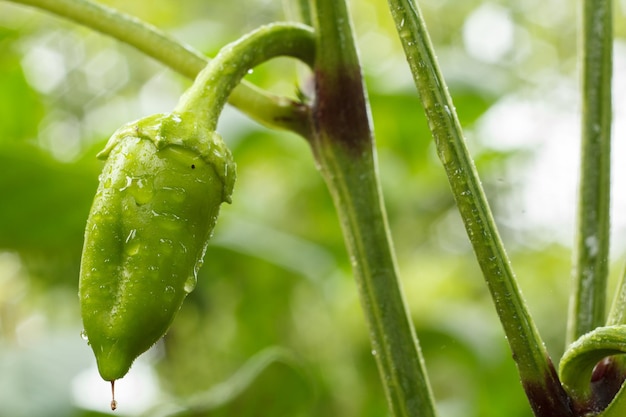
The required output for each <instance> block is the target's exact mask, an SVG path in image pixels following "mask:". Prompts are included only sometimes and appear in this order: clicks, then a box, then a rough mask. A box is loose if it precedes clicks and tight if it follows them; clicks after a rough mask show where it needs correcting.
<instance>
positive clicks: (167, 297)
mask: <svg viewBox="0 0 626 417" xmlns="http://www.w3.org/2000/svg"><path fill="white" fill-rule="evenodd" d="M182 117H184V115H182ZM189 126H190V127H189ZM202 135H205V136H207V137H201V136H202ZM216 135H217V134H216V133H215V132H204V133H203V132H200V133H198V129H197V124H194V123H190V124H185V123H182V122H181V115H177V114H168V115H156V116H152V117H149V118H146V119H143V120H140V121H138V122H135V123H131V124H129V125H126V126H124V127H123V128H121V129H119V130H118V131H117V132H116V133H115V134H114V135H113V137H112V138H111V140H110V141H109V144H108V145H107V148H106V149H105V150H104V151H103V152H102V153H101V154H100V155H99V156H100V157H105V158H107V160H106V164H105V166H104V169H103V172H102V174H101V176H100V184H99V187H98V190H97V193H96V196H95V199H94V202H93V205H92V208H91V212H90V214H89V218H88V221H87V227H86V230H85V243H84V247H83V255H82V262H81V271H80V284H79V297H80V305H81V314H82V318H83V324H84V328H85V333H86V335H87V338H88V340H89V344H90V345H91V348H92V349H93V351H94V354H95V356H96V361H97V364H98V370H99V372H100V375H101V376H102V378H104V379H105V380H107V381H114V380H116V379H119V378H121V377H123V376H124V375H125V374H126V373H127V372H128V370H129V369H130V367H131V365H132V363H133V361H134V360H135V358H137V357H138V356H139V355H140V354H142V353H143V352H145V351H146V350H148V349H149V348H150V347H151V346H152V345H153V344H154V343H155V342H157V341H158V340H159V339H160V338H161V337H162V336H163V335H164V334H165V332H166V331H167V329H168V327H169V326H170V324H171V323H172V321H173V320H174V317H175V315H176V313H177V312H178V310H179V309H180V306H181V305H182V302H183V300H184V298H185V296H186V295H187V294H188V293H189V292H191V291H192V290H193V288H194V287H195V284H196V274H197V272H198V269H199V268H200V266H201V264H202V261H203V257H204V253H205V250H206V247H207V242H208V239H209V237H210V235H211V233H212V230H213V227H214V226H215V223H216V220H217V216H218V213H219V207H220V204H221V203H222V202H224V201H230V194H231V192H232V188H233V183H234V178H235V166H234V163H233V162H232V159H231V155H230V152H229V151H228V149H227V148H226V147H225V146H224V144H223V142H222V141H221V138H219V137H218V136H216Z"/></svg>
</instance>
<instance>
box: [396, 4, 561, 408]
mask: <svg viewBox="0 0 626 417" xmlns="http://www.w3.org/2000/svg"><path fill="white" fill-rule="evenodd" d="M389 5H390V9H391V12H392V15H393V18H394V21H395V24H396V29H397V31H398V34H399V35H400V40H401V42H402V45H403V47H404V51H405V54H406V56H407V60H408V62H409V65H410V67H411V72H412V73H413V77H414V80H415V84H416V86H417V89H418V91H419V95H420V98H421V100H422V105H423V107H424V110H425V112H426V116H427V118H428V121H429V126H430V129H431V131H432V134H433V137H434V139H435V144H436V147H437V152H438V154H439V158H440V159H441V161H442V163H443V167H444V169H445V171H446V174H447V176H448V180H449V182H450V186H451V189H452V193H453V195H454V198H455V200H456V204H457V206H458V209H459V212H460V214H461V217H462V219H463V222H464V224H465V228H466V231H467V234H468V236H469V239H470V242H471V243H472V246H473V248H474V252H475V254H476V257H477V260H478V263H479V265H480V267H481V269H482V272H483V275H484V277H485V280H486V282H487V285H488V287H489V290H490V292H491V296H492V298H493V300H494V303H495V307H496V311H497V313H498V315H499V317H500V321H501V323H502V326H503V328H504V332H505V334H506V336H507V339H508V342H509V345H510V348H511V351H512V353H513V358H514V360H515V362H516V364H517V368H518V371H519V373H520V377H521V379H522V383H523V385H524V389H525V390H526V394H527V396H528V398H529V400H530V403H531V406H532V408H533V410H534V412H535V414H536V415H537V416H556V415H558V416H568V415H572V411H571V410H570V408H569V405H568V397H567V394H566V393H565V391H564V390H563V388H562V386H561V384H560V382H559V379H558V376H557V375H556V372H555V369H554V366H553V364H552V362H551V360H550V358H549V356H548V353H547V351H546V348H545V346H544V344H543V341H542V340H541V337H540V335H539V332H538V331H537V328H536V326H535V324H534V322H533V319H532V317H531V316H530V313H529V312H528V309H527V307H526V304H525V302H524V299H523V296H522V294H521V291H520V290H519V288H518V285H517V281H516V278H515V275H514V273H513V270H512V268H511V265H510V263H509V259H508V256H507V254H506V252H505V250H504V246H503V244H502V241H501V239H500V236H499V234H498V230H497V228H496V225H495V222H494V219H493V215H492V213H491V210H490V208H489V204H488V202H487V199H486V197H485V193H484V191H483V189H482V186H481V183H480V179H479V177H478V174H477V172H476V168H475V166H474V163H473V161H472V158H471V156H470V154H469V151H468V150H467V147H466V145H465V139H464V137H463V133H462V129H461V126H460V123H459V120H458V117H457V114H456V110H455V108H454V105H453V103H452V99H451V97H450V95H449V93H448V89H447V87H446V84H445V80H444V79H443V76H442V75H441V71H440V69H439V64H438V62H437V59H436V57H435V53H434V50H433V47H432V44H431V41H430V38H429V36H428V32H427V30H426V26H425V23H424V21H423V19H422V17H421V14H420V10H419V8H418V6H417V5H416V4H414V3H413V2H412V1H411V0H389Z"/></svg>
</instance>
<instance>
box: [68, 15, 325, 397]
mask: <svg viewBox="0 0 626 417" xmlns="http://www.w3.org/2000/svg"><path fill="white" fill-rule="evenodd" d="M314 47H315V37H314V34H313V31H312V30H311V29H310V28H308V27H306V26H302V25H298V24H291V23H278V24H273V25H268V26H265V27H262V28H259V29H258V30H256V31H254V32H252V33H250V34H249V35H246V36H244V37H243V38H241V39H240V40H238V41H236V42H234V43H232V44H230V45H228V46H227V47H225V48H223V49H222V50H221V51H220V53H219V54H218V56H217V57H216V58H215V59H214V60H213V61H211V62H210V63H209V64H208V65H207V66H206V68H205V69H203V70H202V71H201V72H200V74H199V75H198V77H197V78H196V80H195V82H194V84H193V86H192V87H191V88H190V89H189V90H187V92H186V93H185V94H184V95H183V96H182V97H181V99H180V101H179V103H178V105H177V106H176V108H175V110H174V112H173V113H171V114H164V115H155V116H151V117H148V118H145V119H142V120H140V121H137V122H134V123H130V124H128V125H126V126H124V127H122V128H121V129H119V130H118V131H117V132H116V133H115V134H114V135H113V136H112V137H111V140H110V141H109V143H108V144H107V147H106V148H105V150H104V151H103V152H102V153H101V154H100V157H102V158H106V159H107V161H106V164H105V167H104V171H103V173H102V175H101V176H100V185H99V187H98V191H97V194H96V197H95V200H94V203H93V206H92V208H91V212H90V214H89V218H88V221H87V228H86V231H85V244H84V247H83V258H82V262H81V273H80V285H79V295H80V300H81V314H82V316H83V324H84V327H85V333H86V335H87V337H88V340H89V343H90V344H91V347H92V349H93V351H94V353H95V356H96V361H97V363H98V370H99V372H100V375H101V376H102V378H104V379H105V380H108V381H111V388H112V394H114V390H113V388H114V384H113V382H114V381H115V380H116V379H119V378H121V377H123V376H124V375H125V374H126V373H127V372H128V370H129V368H130V366H131V365H132V362H133V361H134V360H135V358H136V357H137V356H139V355H140V354H141V353H143V352H145V351H146V350H147V349H148V348H150V346H151V345H152V344H154V343H155V342H156V341H157V340H158V339H159V338H160V337H161V336H163V334H165V332H166V331H167V329H168V327H169V325H170V324H171V322H172V320H173V319H174V316H175V314H176V312H177V311H178V309H179V308H180V306H181V304H182V302H183V299H184V298H185V296H186V295H187V294H188V293H189V292H190V291H191V290H193V288H194V286H195V283H196V273H197V272H198V268H199V267H200V264H201V262H202V259H203V257H204V252H205V250H206V246H207V240H208V239H209V236H210V235H211V231H212V230H213V227H214V226H215V222H216V218H217V214H218V211H219V206H220V204H221V203H222V202H224V201H227V202H229V201H230V195H231V192H232V189H233V185H234V180H235V165H234V163H233V162H232V159H231V155H230V152H229V151H228V149H227V148H226V146H225V145H224V143H223V142H222V140H221V138H220V137H219V135H218V134H217V133H215V129H216V126H217V120H218V117H219V114H220V113H221V111H222V109H223V107H224V105H225V103H226V100H227V98H228V96H229V94H230V92H231V91H232V90H233V89H234V88H235V87H236V85H237V84H238V83H239V81H240V80H241V79H242V78H243V77H244V76H245V74H247V73H248V70H249V69H251V68H252V67H254V66H255V65H258V64H260V63H262V62H264V61H266V60H268V59H270V58H272V57H276V56H279V55H288V56H293V57H295V58H299V59H301V60H304V61H305V62H307V63H309V64H311V63H312V62H313V57H314ZM253 104H255V105H258V103H253ZM257 110H258V111H263V109H257ZM277 117H278V116H277ZM307 120H308V119H306V118H304V119H301V120H300V122H301V123H302V124H303V126H301V127H302V129H301V130H302V132H307V131H308V126H307V125H306V123H307ZM116 407H117V402H116V401H115V399H114V395H113V399H112V401H111V408H112V409H115V408H116Z"/></svg>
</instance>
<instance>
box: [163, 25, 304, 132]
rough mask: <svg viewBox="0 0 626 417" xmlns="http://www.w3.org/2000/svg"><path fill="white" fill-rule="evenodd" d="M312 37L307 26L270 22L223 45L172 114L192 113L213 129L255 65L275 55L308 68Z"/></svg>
mask: <svg viewBox="0 0 626 417" xmlns="http://www.w3.org/2000/svg"><path fill="white" fill-rule="evenodd" d="M314 51H315V37H314V34H313V30H312V29H311V28H309V27H308V26H305V25H302V24H297V23H274V24H271V25H267V26H262V27H261V28H259V29H257V30H255V31H253V32H251V33H249V34H247V35H245V36H243V37H242V38H240V39H239V40H237V41H235V42H233V43H231V44H229V45H226V46H225V47H224V48H222V49H221V51H220V52H219V54H218V55H217V56H216V57H215V59H213V60H212V61H211V62H209V64H208V65H207V66H206V67H205V68H204V69H203V70H202V71H201V72H200V74H198V77H197V78H196V80H195V82H194V84H193V85H192V86H191V88H189V89H188V90H187V92H186V93H185V94H184V95H183V96H182V97H181V99H180V101H179V103H178V105H177V106H176V108H175V109H174V111H175V112H176V113H180V114H183V113H196V114H197V115H198V116H199V120H201V121H203V123H208V126H207V127H208V128H209V129H210V130H215V128H216V125H217V120H218V117H219V115H220V113H221V112H222V109H223V108H224V105H225V104H226V101H227V100H228V96H229V95H230V93H231V92H232V91H233V89H234V88H235V87H236V86H237V84H239V82H240V81H241V79H242V78H243V77H244V76H245V75H246V74H247V73H248V72H249V71H250V70H251V69H252V68H254V67H255V66H257V65H259V64H261V63H263V62H265V61H268V60H270V59H272V58H275V57H278V56H290V57H293V58H297V59H299V60H301V61H303V62H305V63H306V64H308V65H309V66H312V65H313V60H314V56H315V53H314Z"/></svg>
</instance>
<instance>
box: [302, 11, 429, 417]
mask: <svg viewBox="0 0 626 417" xmlns="http://www.w3.org/2000/svg"><path fill="white" fill-rule="evenodd" d="M312 4H313V6H314V7H313V19H314V23H315V27H316V31H317V33H318V43H317V49H316V50H317V52H318V54H317V60H316V67H315V76H316V101H315V104H314V108H313V126H314V136H313V138H312V140H311V145H312V147H313V151H314V154H315V157H316V159H317V162H318V164H319V168H320V171H321V173H322V175H323V177H324V179H325V180H326V183H327V185H328V188H329V190H330V193H331V195H332V197H333V200H334V203H335V206H336V208H337V211H338V213H339V218H340V221H341V226H342V229H343V232H344V236H345V239H346V246H347V249H348V252H349V255H350V257H351V259H352V265H353V269H354V275H355V278H356V282H357V285H358V288H359V294H360V296H361V303H362V306H363V309H364V311H365V318H366V322H367V325H368V327H369V331H370V337H371V341H372V353H373V355H374V357H375V359H376V362H377V364H378V369H379V372H380V375H381V381H382V384H383V388H384V390H385V394H386V396H387V399H388V402H389V405H390V408H391V412H392V415H393V416H412V417H416V416H420V417H433V416H435V415H436V413H435V408H434V401H433V396H432V393H431V390H430V386H429V383H428V379H427V376H426V371H425V367H424V363H423V360H422V355H421V352H420V350H419V345H418V342H417V338H416V335H415V330H414V328H413V324H412V321H411V318H410V316H409V313H408V309H407V307H406V303H405V301H404V299H403V295H402V290H401V285H400V281H399V278H398V273H397V267H396V261H395V259H394V256H393V249H392V247H391V238H390V236H389V232H388V225H387V219H386V214H385V211H384V208H383V203H382V197H381V190H380V184H379V180H378V173H377V166H376V158H375V150H374V140H373V136H372V131H371V127H370V120H369V115H368V113H369V112H368V104H367V100H366V98H365V93H364V86H363V81H362V77H361V72H360V64H359V61H358V57H357V54H356V49H355V45H354V39H353V34H352V27H351V23H350V18H349V15H348V12H347V9H346V4H345V2H344V1H343V0H315V1H313V2H312Z"/></svg>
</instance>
